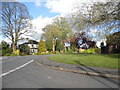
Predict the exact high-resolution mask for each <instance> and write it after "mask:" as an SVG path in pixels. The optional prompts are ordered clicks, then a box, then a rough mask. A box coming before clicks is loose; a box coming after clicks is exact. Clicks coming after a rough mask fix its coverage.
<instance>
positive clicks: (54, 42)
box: [52, 39, 56, 54]
mask: <svg viewBox="0 0 120 90" xmlns="http://www.w3.org/2000/svg"><path fill="white" fill-rule="evenodd" d="M52 44H53V48H52V49H53V54H55V46H56V41H55V40H54V39H53V41H52Z"/></svg>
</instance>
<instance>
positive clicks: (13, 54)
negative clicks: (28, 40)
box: [10, 53, 18, 56]
mask: <svg viewBox="0 0 120 90" xmlns="http://www.w3.org/2000/svg"><path fill="white" fill-rule="evenodd" d="M10 56H18V55H17V54H15V53H12V54H10Z"/></svg>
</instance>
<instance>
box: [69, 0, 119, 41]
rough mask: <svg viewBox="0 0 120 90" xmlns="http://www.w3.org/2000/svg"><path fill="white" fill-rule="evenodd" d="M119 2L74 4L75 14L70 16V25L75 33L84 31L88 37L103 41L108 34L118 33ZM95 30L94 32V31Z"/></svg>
mask: <svg viewBox="0 0 120 90" xmlns="http://www.w3.org/2000/svg"><path fill="white" fill-rule="evenodd" d="M119 4H120V2H117V1H115V2H113V1H112V2H93V3H91V4H90V3H88V4H87V3H86V4H83V5H82V6H81V7H80V5H79V3H76V7H75V9H76V10H77V11H76V12H75V13H72V14H71V23H72V25H73V28H74V29H75V30H77V31H82V32H83V31H84V32H86V33H88V34H89V36H90V37H92V38H94V39H96V38H97V39H96V40H99V39H104V38H105V37H106V36H107V35H109V34H110V32H116V31H118V29H117V28H119V26H120V17H119V13H120V9H119ZM95 30H96V31H95Z"/></svg>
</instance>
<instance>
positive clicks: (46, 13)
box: [22, 2, 60, 19]
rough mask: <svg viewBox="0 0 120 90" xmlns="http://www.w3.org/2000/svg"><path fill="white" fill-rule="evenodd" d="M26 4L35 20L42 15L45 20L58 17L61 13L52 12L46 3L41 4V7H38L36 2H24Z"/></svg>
mask: <svg viewBox="0 0 120 90" xmlns="http://www.w3.org/2000/svg"><path fill="white" fill-rule="evenodd" d="M22 3H23V4H25V5H26V6H27V8H28V11H29V14H30V15H31V16H32V18H33V19H36V18H37V17H39V16H40V15H42V17H43V18H45V17H50V18H51V17H54V16H56V15H60V14H59V13H55V12H50V9H48V8H47V7H46V6H45V4H46V2H41V3H40V6H36V5H35V3H34V2H22Z"/></svg>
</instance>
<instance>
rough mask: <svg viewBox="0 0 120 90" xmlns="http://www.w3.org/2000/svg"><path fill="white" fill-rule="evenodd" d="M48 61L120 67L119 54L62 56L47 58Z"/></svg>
mask: <svg viewBox="0 0 120 90" xmlns="http://www.w3.org/2000/svg"><path fill="white" fill-rule="evenodd" d="M118 55H119V57H118ZM48 59H50V60H53V61H57V62H61V63H68V64H76V65H86V66H93V67H106V68H120V66H118V64H119V65H120V54H103V55H102V54H96V55H95V54H62V55H54V56H49V57H48Z"/></svg>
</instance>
